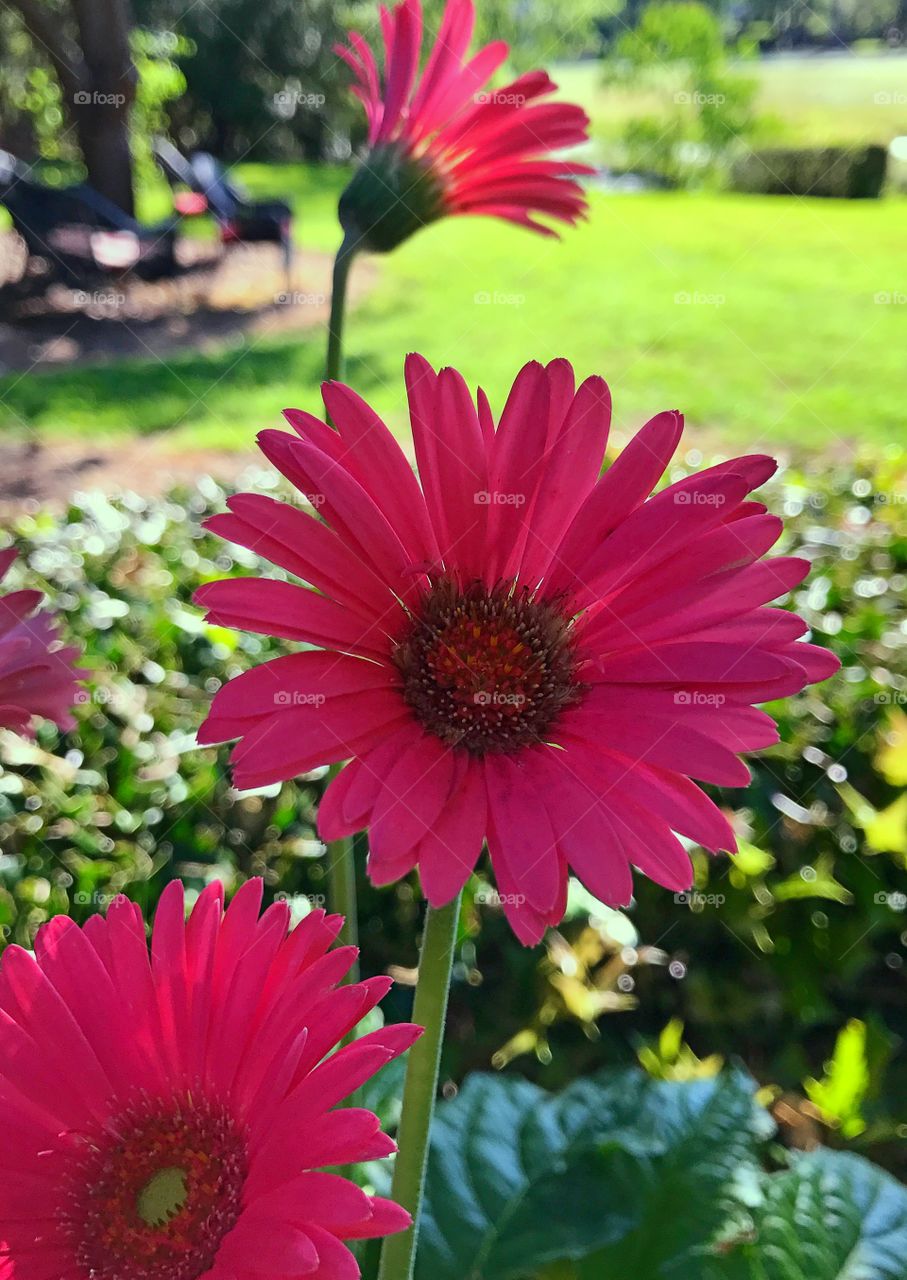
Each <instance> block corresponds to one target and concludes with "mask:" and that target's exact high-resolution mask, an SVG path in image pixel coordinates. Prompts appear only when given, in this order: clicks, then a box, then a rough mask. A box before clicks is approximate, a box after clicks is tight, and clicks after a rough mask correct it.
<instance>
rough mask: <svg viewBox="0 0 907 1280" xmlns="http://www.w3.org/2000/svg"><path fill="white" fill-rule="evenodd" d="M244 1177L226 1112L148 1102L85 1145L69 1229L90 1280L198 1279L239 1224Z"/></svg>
mask: <svg viewBox="0 0 907 1280" xmlns="http://www.w3.org/2000/svg"><path fill="white" fill-rule="evenodd" d="M245 1177H246V1143H245V1139H244V1137H243V1135H242V1133H241V1132H240V1131H239V1129H238V1128H237V1126H236V1124H235V1122H234V1121H233V1119H232V1117H231V1116H230V1115H229V1113H228V1112H227V1111H226V1109H225V1108H222V1107H220V1106H218V1105H216V1104H212V1103H208V1102H205V1101H199V1100H197V1099H191V1098H189V1097H188V1096H187V1097H183V1098H178V1099H174V1100H168V1101H166V1102H161V1101H159V1100H155V1101H144V1102H142V1103H140V1104H138V1105H136V1106H133V1107H130V1108H128V1109H127V1110H126V1111H124V1112H123V1113H122V1114H120V1115H119V1116H118V1117H117V1119H116V1120H115V1121H114V1122H112V1123H111V1124H110V1125H109V1126H108V1128H107V1129H106V1130H105V1131H104V1132H103V1133H102V1134H100V1135H98V1136H95V1137H92V1139H91V1140H90V1141H88V1142H87V1143H86V1150H85V1156H84V1159H83V1160H81V1161H79V1162H78V1163H77V1167H76V1168H75V1169H74V1170H73V1176H72V1178H71V1184H70V1188H69V1194H68V1196H67V1199H66V1208H65V1211H64V1214H63V1220H62V1227H63V1231H64V1234H65V1235H66V1236H67V1237H68V1238H69V1240H70V1241H71V1243H72V1246H73V1250H74V1252H75V1256H76V1261H77V1263H78V1265H79V1266H80V1267H81V1268H83V1269H84V1271H85V1273H86V1274H87V1275H89V1276H91V1280H197V1277H198V1276H201V1275H204V1274H205V1272H207V1271H209V1270H210V1269H211V1267H212V1266H213V1264H214V1260H215V1257H216V1256H217V1251H218V1249H219V1248H220V1245H221V1241H222V1240H223V1238H224V1236H225V1235H226V1234H227V1233H228V1232H229V1231H231V1230H232V1229H233V1227H234V1226H235V1225H236V1222H237V1220H238V1218H239V1214H240V1209H241V1199H242V1189H243V1184H244V1182H245Z"/></svg>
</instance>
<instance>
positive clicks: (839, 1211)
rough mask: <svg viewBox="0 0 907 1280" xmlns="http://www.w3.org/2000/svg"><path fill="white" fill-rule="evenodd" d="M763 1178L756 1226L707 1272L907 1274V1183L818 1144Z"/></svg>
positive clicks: (866, 1279)
mask: <svg viewBox="0 0 907 1280" xmlns="http://www.w3.org/2000/svg"><path fill="white" fill-rule="evenodd" d="M763 1186H764V1198H763V1200H762V1202H761V1204H760V1205H759V1207H758V1209H757V1211H756V1212H755V1213H754V1215H753V1220H752V1225H751V1230H750V1231H748V1232H747V1233H746V1234H745V1235H744V1236H743V1237H741V1241H740V1243H739V1245H738V1246H736V1247H730V1249H729V1252H728V1254H727V1256H726V1257H724V1258H722V1259H720V1260H718V1259H716V1260H714V1261H713V1262H712V1263H711V1264H710V1265H709V1267H708V1268H707V1269H706V1270H705V1271H704V1272H703V1273H702V1280H904V1277H905V1275H907V1189H905V1188H904V1187H902V1186H901V1185H900V1183H898V1182H895V1180H894V1178H892V1177H890V1176H889V1175H888V1174H887V1173H883V1172H882V1170H881V1169H877V1168H876V1167H875V1166H874V1165H871V1164H870V1163H869V1162H868V1161H867V1160H863V1159H862V1158H861V1157H860V1156H854V1155H849V1154H847V1153H845V1152H839V1151H815V1152H811V1153H809V1154H808V1155H802V1156H799V1157H798V1158H797V1159H796V1160H795V1163H794V1165H793V1167H792V1168H791V1169H789V1170H786V1171H785V1172H784V1173H780V1174H774V1175H773V1176H770V1177H766V1178H765V1179H764V1180H763Z"/></svg>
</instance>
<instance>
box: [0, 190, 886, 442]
mask: <svg viewBox="0 0 907 1280" xmlns="http://www.w3.org/2000/svg"><path fill="white" fill-rule="evenodd" d="M292 173H293V185H294V187H295V190H296V194H297V196H298V199H299V203H300V236H301V238H302V240H303V241H304V242H305V243H306V244H308V245H312V246H315V247H317V248H323V249H327V248H329V247H331V246H332V245H333V244H334V243H335V241H336V239H337V231H336V227H335V224H334V221H333V206H334V200H335V197H336V190H337V187H338V186H339V184H340V183H341V182H342V180H343V179H342V175H341V174H339V173H337V172H327V173H324V172H312V171H306V170H300V169H297V170H293V171H292ZM243 176H244V177H245V178H246V179H247V180H248V181H249V182H250V184H251V185H253V186H254V187H255V188H256V189H257V190H264V189H266V187H268V188H269V189H271V190H274V191H288V190H290V189H291V178H290V171H281V170H279V169H276V168H275V169H268V170H265V169H263V168H259V167H252V168H250V169H247V170H245V171H244V173H243ZM905 218H907V203H905V201H904V200H902V199H894V198H892V199H889V200H885V201H881V202H865V203H862V202H860V203H857V202H844V201H820V200H798V199H788V198H769V197H766V198H759V197H745V196H729V195H705V194H702V195H692V194H685V193H659V194H648V195H643V196H608V195H603V194H595V195H593V200H592V214H591V219H590V221H589V223H588V224H586V225H585V226H584V227H582V228H581V229H580V230H578V231H576V232H573V233H570V234H568V235H567V236H565V238H564V240H563V241H562V242H560V243H557V242H546V241H543V240H541V239H539V238H536V237H533V236H531V235H529V234H528V233H524V232H520V231H518V230H516V229H511V228H508V227H504V226H499V225H497V224H493V223H490V222H487V221H484V220H479V219H459V220H451V221H449V222H447V223H445V224H441V225H438V226H435V227H431V228H429V229H428V230H426V231H424V232H422V233H421V234H419V235H418V236H416V237H414V239H413V240H411V241H410V242H409V243H408V244H407V245H405V246H404V247H403V248H402V249H400V250H398V251H397V252H396V253H395V254H393V255H391V256H390V257H388V258H385V259H383V260H381V262H380V264H379V265H380V276H379V281H378V285H377V287H376V288H375V289H374V290H373V292H372V293H371V294H370V295H369V297H368V298H367V299H366V300H365V302H364V303H363V304H362V305H360V307H359V308H358V309H357V310H356V311H354V313H353V314H352V315H351V317H350V321H349V328H348V342H347V346H348V352H349V357H350V360H349V370H348V376H349V378H350V380H351V381H352V382H353V383H354V385H356V386H357V388H358V389H359V390H360V391H362V392H363V393H364V394H366V395H368V396H369V397H370V398H371V399H373V400H374V402H375V404H376V405H377V406H378V407H379V408H380V410H381V411H382V412H383V413H385V414H386V415H387V416H388V418H389V420H390V421H391V422H392V423H393V424H394V426H395V428H397V429H400V430H401V431H405V414H404V406H403V402H402V359H403V355H404V353H405V352H407V351H409V350H413V349H416V350H420V351H422V352H424V354H425V355H426V356H427V357H428V358H429V359H431V360H433V361H435V362H437V363H453V364H456V365H458V366H459V367H460V368H461V369H462V370H463V372H464V374H465V375H466V377H467V378H468V380H469V381H470V382H481V383H482V384H483V385H485V386H486V388H487V389H488V391H489V393H490V394H492V396H493V397H494V398H495V399H496V400H497V401H498V402H500V398H501V397H502V395H503V394H504V393H505V391H506V388H507V386H508V385H509V382H510V379H511V378H512V376H513V374H514V372H515V371H516V369H517V368H518V367H519V366H520V365H521V364H522V363H523V362H524V361H526V360H528V359H530V358H532V357H537V358H540V359H549V358H551V357H552V356H555V355H566V356H569V357H570V358H571V359H572V360H573V361H574V362H575V364H576V365H577V367H578V370H579V372H580V373H581V374H587V373H592V372H600V373H603V374H604V375H605V376H606V377H608V379H609V380H610V382H611V383H612V387H613V391H614V396H615V407H616V417H617V424H618V426H619V427H620V428H621V429H624V430H629V429H632V428H633V427H635V426H636V425H638V424H639V423H640V422H641V421H642V420H643V419H644V418H645V417H646V416H648V415H649V414H651V413H654V412H656V411H657V410H659V409H662V408H667V407H679V408H681V409H683V410H684V411H685V413H686V414H687V418H688V422H689V423H690V426H691V429H692V432H693V433H695V432H696V431H698V432H699V433H700V436H701V438H702V439H703V440H708V442H709V443H710V444H714V443H715V442H716V441H717V442H718V443H719V444H723V443H724V442H725V441H726V442H727V444H728V445H734V446H739V445H744V446H747V447H751V446H755V445H757V444H760V443H764V444H771V445H772V446H775V447H778V446H780V447H784V446H785V445H787V446H790V447H792V448H797V447H800V446H803V447H809V448H832V447H835V446H836V445H837V444H838V443H839V442H840V441H842V440H843V441H845V442H854V441H866V442H868V443H870V444H872V445H874V446H881V445H884V444H885V443H887V442H888V441H891V440H893V439H902V437H903V430H904V409H903V369H904V366H903V353H904V350H905V346H907V271H905V261H904V255H903V243H904V226H905ZM886 294H887V295H889V296H890V297H891V298H892V299H893V301H892V302H890V303H884V302H879V301H876V296H877V295H886ZM687 299H689V300H687ZM322 359H323V341H322V335H321V333H320V332H319V333H313V334H311V335H306V336H304V337H302V338H299V339H295V338H293V339H290V338H287V337H281V338H280V339H277V338H268V337H258V338H253V339H250V340H249V341H248V342H247V343H246V344H245V345H243V346H237V347H231V348H229V349H226V350H223V351H221V352H220V353H217V352H215V353H213V354H210V353H201V352H190V353H187V354H186V355H184V356H180V357H179V358H173V357H169V356H168V358H167V360H166V363H160V362H159V361H157V360H147V361H146V360H142V361H131V362H123V363H118V364H109V365H105V366H99V367H93V368H87V367H74V368H69V369H62V370H59V371H54V372H51V373H42V374H37V373H33V374H26V375H25V376H23V375H22V374H20V373H16V374H12V375H9V376H7V377H6V378H4V379H3V380H2V381H0V426H2V427H5V428H6V429H7V430H8V431H11V432H12V431H16V430H21V429H22V424H23V423H24V424H26V425H27V426H28V427H29V428H31V429H37V430H39V431H40V432H41V433H43V434H47V435H51V434H55V435H69V436H71V435H73V434H80V435H85V436H90V437H91V438H93V439H97V438H98V437H99V436H103V435H121V436H123V435H128V434H130V433H141V434H144V433H150V432H160V433H162V434H163V435H164V436H165V438H167V439H168V440H169V441H170V442H171V443H172V444H173V445H175V446H184V445H185V446H187V447H189V446H192V447H195V446H199V445H208V446H217V447H237V448H243V447H247V446H249V444H250V443H251V441H252V439H253V436H254V433H255V431H256V430H257V429H259V428H261V427H263V426H266V425H269V424H273V423H275V422H276V421H278V417H279V412H280V410H281V409H282V408H283V407H284V406H285V405H291V404H292V405H300V406H302V407H307V408H312V407H314V406H315V405H316V403H317V384H318V381H319V377H320V374H321V362H322Z"/></svg>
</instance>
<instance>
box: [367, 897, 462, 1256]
mask: <svg viewBox="0 0 907 1280" xmlns="http://www.w3.org/2000/svg"><path fill="white" fill-rule="evenodd" d="M459 918H460V896H458V897H457V898H456V899H455V901H453V902H451V903H449V904H448V905H447V906H446V907H441V908H440V909H439V910H437V911H435V910H434V909H433V908H432V907H429V908H428V912H427V914H426V917H425V933H424V934H423V937H422V953H421V955H420V957H419V981H418V984H417V986H416V1001H415V1006H414V1008H413V1022H416V1023H418V1024H419V1026H421V1027H424V1028H425V1034H424V1035H423V1036H422V1038H421V1040H417V1041H416V1043H415V1044H414V1045H413V1047H412V1049H411V1050H410V1052H409V1062H408V1064H407V1068H406V1086H405V1088H404V1090H403V1114H402V1116H401V1118H400V1133H399V1144H400V1150H399V1152H398V1154H397V1160H396V1164H395V1166H394V1181H393V1186H392V1188H391V1198H392V1199H393V1200H396V1202H397V1203H398V1204H400V1205H402V1206H403V1208H404V1209H407V1210H408V1211H409V1213H411V1214H412V1219H413V1225H412V1226H411V1227H410V1229H409V1231H405V1232H401V1233H400V1234H399V1235H395V1236H388V1237H387V1239H386V1240H385V1242H384V1247H383V1249H382V1251H381V1269H380V1271H379V1272H378V1280H412V1274H413V1265H414V1263H415V1259H416V1240H417V1237H418V1234H419V1211H420V1209H421V1206H422V1195H423V1192H424V1190H425V1171H426V1166H427V1163H428V1140H429V1134H430V1131H431V1122H432V1116H433V1115H434V1110H435V1097H436V1095H437V1092H438V1074H439V1072H440V1069H441V1046H442V1044H443V1041H444V1024H445V1021H446V1019H447V997H448V993H449V991H450V973H451V968H452V967H453V953H454V945H455V943H456V937H457V922H458V920H459Z"/></svg>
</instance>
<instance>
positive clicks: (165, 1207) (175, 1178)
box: [135, 1169, 189, 1227]
mask: <svg viewBox="0 0 907 1280" xmlns="http://www.w3.org/2000/svg"><path fill="white" fill-rule="evenodd" d="M188 1194H189V1193H188V1191H187V1189H186V1174H185V1172H184V1170H182V1169H160V1170H159V1171H158V1172H157V1173H156V1174H155V1175H154V1177H153V1178H150V1179H149V1180H148V1182H146V1183H145V1185H144V1187H142V1189H141V1191H140V1192H139V1194H138V1197H137V1199H136V1206H135V1207H136V1211H137V1213H138V1215H139V1217H140V1218H141V1219H142V1221H143V1222H144V1223H147V1225H148V1226H149V1227H163V1226H166V1224H167V1223H168V1222H170V1221H171V1219H173V1218H175V1217H176V1215H177V1214H178V1213H179V1212H180V1210H181V1209H183V1208H184V1207H185V1204H186V1200H187V1199H188Z"/></svg>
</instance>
